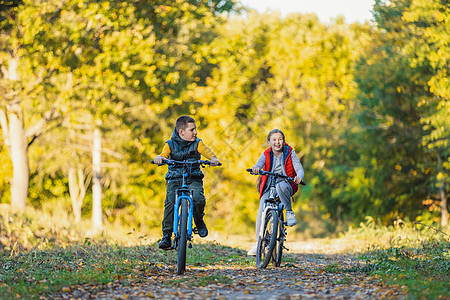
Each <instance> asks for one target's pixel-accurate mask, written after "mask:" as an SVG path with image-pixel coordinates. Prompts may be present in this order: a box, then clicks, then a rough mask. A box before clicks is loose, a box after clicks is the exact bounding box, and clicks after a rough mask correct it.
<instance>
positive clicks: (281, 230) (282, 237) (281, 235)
mask: <svg viewBox="0 0 450 300" xmlns="http://www.w3.org/2000/svg"><path fill="white" fill-rule="evenodd" d="M283 223H284V219H283V215H282V214H281V216H280V220H279V222H278V249H277V260H276V263H275V262H274V265H275V266H276V267H279V266H280V265H281V258H282V256H283V248H284V241H285V240H286V229H285V228H284V224H283Z"/></svg>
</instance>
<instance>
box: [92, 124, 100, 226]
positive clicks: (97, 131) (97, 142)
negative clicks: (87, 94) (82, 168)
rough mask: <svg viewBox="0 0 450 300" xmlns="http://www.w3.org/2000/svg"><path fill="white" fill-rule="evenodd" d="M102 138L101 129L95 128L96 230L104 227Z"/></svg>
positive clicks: (93, 184)
mask: <svg viewBox="0 0 450 300" xmlns="http://www.w3.org/2000/svg"><path fill="white" fill-rule="evenodd" d="M101 139H102V137H101V133H100V129H98V128H96V129H94V140H93V147H92V171H93V181H92V225H93V227H94V230H99V229H101V228H102V183H101V151H102V140H101Z"/></svg>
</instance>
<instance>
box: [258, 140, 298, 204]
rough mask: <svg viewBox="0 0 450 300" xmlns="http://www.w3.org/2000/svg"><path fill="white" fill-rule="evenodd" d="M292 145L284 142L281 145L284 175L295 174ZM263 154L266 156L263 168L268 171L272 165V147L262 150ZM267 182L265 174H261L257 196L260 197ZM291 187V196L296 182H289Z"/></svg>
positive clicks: (293, 175) (295, 187)
mask: <svg viewBox="0 0 450 300" xmlns="http://www.w3.org/2000/svg"><path fill="white" fill-rule="evenodd" d="M291 153H292V147H291V146H289V145H288V144H284V147H283V157H284V170H285V171H286V175H287V176H289V177H295V176H297V173H295V170H294V165H293V164H292V156H291ZM264 156H265V157H266V162H265V163H264V167H263V170H264V171H268V172H270V171H271V170H272V166H273V151H272V148H269V149H267V150H266V151H264ZM266 182H267V175H264V176H261V185H260V186H259V198H261V197H262V193H263V191H264V186H265V185H266ZM291 187H292V196H294V194H295V193H296V192H297V190H298V186H297V185H296V184H293V183H291Z"/></svg>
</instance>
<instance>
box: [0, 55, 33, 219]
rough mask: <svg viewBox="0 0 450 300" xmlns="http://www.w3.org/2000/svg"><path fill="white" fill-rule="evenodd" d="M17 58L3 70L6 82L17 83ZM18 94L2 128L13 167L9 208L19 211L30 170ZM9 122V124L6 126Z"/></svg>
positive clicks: (26, 189) (9, 101)
mask: <svg viewBox="0 0 450 300" xmlns="http://www.w3.org/2000/svg"><path fill="white" fill-rule="evenodd" d="M18 65H19V58H18V57H10V58H9V65H8V69H7V70H5V69H3V73H4V77H5V79H6V80H8V81H12V82H15V81H18V80H19V79H20V76H19V73H18V70H17V69H18ZM20 102H21V99H20V94H19V93H16V94H15V95H13V96H12V97H11V99H8V104H7V108H6V110H7V112H6V114H5V113H4V111H3V113H2V117H1V121H2V124H1V125H2V128H3V130H5V128H4V127H7V129H6V134H5V137H6V138H5V142H6V143H9V150H10V155H11V163H12V165H13V179H12V184H11V206H13V207H16V208H18V209H20V210H24V209H25V205H26V201H27V197H28V185H29V179H30V170H29V166H28V142H27V134H26V131H25V125H24V121H23V111H22V107H21V106H20ZM8 121H9V124H8Z"/></svg>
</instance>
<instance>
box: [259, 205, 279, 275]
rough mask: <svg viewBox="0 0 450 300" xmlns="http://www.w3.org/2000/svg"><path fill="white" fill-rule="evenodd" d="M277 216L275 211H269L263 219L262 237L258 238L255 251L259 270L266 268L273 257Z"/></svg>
mask: <svg viewBox="0 0 450 300" xmlns="http://www.w3.org/2000/svg"><path fill="white" fill-rule="evenodd" d="M277 229H278V214H277V212H276V211H275V210H272V209H271V210H269V211H268V212H267V214H266V217H265V219H264V227H263V232H262V236H260V237H258V248H257V250H256V266H257V267H258V268H260V269H262V268H265V267H267V265H268V264H269V262H270V259H271V258H272V255H273V250H274V248H275V244H276V242H277Z"/></svg>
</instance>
